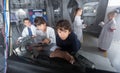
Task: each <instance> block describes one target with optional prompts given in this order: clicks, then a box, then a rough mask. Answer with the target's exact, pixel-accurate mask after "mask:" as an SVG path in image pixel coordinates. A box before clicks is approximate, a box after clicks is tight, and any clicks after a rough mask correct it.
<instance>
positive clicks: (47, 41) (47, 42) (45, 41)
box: [42, 38, 50, 44]
mask: <svg viewBox="0 0 120 73" xmlns="http://www.w3.org/2000/svg"><path fill="white" fill-rule="evenodd" d="M42 43H43V44H49V43H50V39H48V38H46V39H44V40H43V41H42Z"/></svg>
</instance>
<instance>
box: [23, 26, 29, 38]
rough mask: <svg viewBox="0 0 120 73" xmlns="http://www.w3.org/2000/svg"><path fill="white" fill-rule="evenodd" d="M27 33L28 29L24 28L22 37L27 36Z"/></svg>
mask: <svg viewBox="0 0 120 73" xmlns="http://www.w3.org/2000/svg"><path fill="white" fill-rule="evenodd" d="M27 34H28V32H27V30H26V28H24V29H23V31H22V37H26V36H27Z"/></svg>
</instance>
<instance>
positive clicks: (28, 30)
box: [22, 18, 36, 37]
mask: <svg viewBox="0 0 120 73" xmlns="http://www.w3.org/2000/svg"><path fill="white" fill-rule="evenodd" d="M23 22H24V25H25V26H26V27H25V28H24V29H23V31H22V37H26V36H32V37H34V36H35V35H36V27H35V26H34V25H32V24H31V22H30V20H29V19H28V18H25V19H24V20H23Z"/></svg>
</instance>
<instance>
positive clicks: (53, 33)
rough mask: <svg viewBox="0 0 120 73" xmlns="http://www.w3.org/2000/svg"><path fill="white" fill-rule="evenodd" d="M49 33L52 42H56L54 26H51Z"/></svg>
mask: <svg viewBox="0 0 120 73" xmlns="http://www.w3.org/2000/svg"><path fill="white" fill-rule="evenodd" d="M47 34H49V39H50V41H51V42H50V43H56V36H55V31H54V29H53V28H49V30H48V32H47Z"/></svg>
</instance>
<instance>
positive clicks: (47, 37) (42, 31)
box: [34, 17, 56, 44]
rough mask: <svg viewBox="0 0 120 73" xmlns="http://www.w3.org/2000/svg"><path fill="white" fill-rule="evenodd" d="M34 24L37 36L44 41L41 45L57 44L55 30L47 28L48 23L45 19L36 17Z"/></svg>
mask: <svg viewBox="0 0 120 73" xmlns="http://www.w3.org/2000/svg"><path fill="white" fill-rule="evenodd" d="M34 22H35V25H36V27H37V31H36V34H37V35H40V36H41V37H39V38H41V40H42V41H41V43H44V44H50V43H56V37H55V31H54V29H53V28H51V27H49V26H47V23H46V21H45V20H44V18H42V17H36V18H35V20H34Z"/></svg>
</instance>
